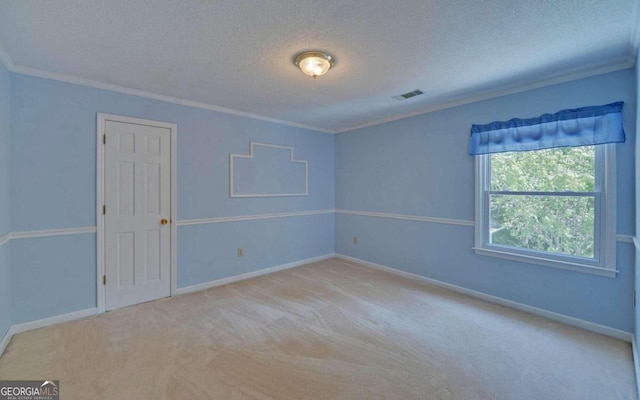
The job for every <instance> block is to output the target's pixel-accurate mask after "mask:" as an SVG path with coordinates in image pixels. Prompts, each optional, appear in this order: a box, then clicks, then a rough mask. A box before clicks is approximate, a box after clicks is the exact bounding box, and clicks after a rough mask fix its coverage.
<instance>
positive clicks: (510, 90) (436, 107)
mask: <svg viewBox="0 0 640 400" xmlns="http://www.w3.org/2000/svg"><path fill="white" fill-rule="evenodd" d="M633 15H634V16H635V18H634V21H635V24H634V25H633V27H632V29H631V34H630V40H629V52H628V55H627V57H624V58H621V59H618V60H614V61H612V62H608V63H606V64H602V65H596V66H591V67H589V68H586V69H578V70H575V71H572V72H569V73H566V74H562V75H559V76H555V77H550V78H545V79H540V80H532V81H529V82H527V83H524V84H521V85H515V86H509V87H504V88H496V89H495V90H488V91H485V92H483V93H480V94H476V95H474V94H471V93H469V95H468V96H463V97H462V98H459V99H457V100H452V101H442V102H437V103H434V104H432V105H430V106H428V107H426V108H422V109H420V110H416V111H412V112H408V113H403V114H397V115H394V116H391V117H387V118H382V119H377V120H374V121H370V122H365V123H363V124H359V125H353V126H350V127H346V128H341V129H325V128H320V127H317V126H313V125H307V124H301V123H297V122H293V121H286V120H281V119H277V118H270V117H266V116H263V115H258V114H252V113H248V112H244V111H239V110H234V109H231V108H226V107H220V106H216V105H213V104H208V103H204V102H198V101H192V100H187V99H182V98H179V97H173V96H167V95H163V94H158V93H153V92H148V91H145V90H140V89H133V88H128V87H125V86H120V85H114V84H110V83H104V82H100V81H95V80H91V79H85V78H79V77H76V76H72V75H66V74H59V73H56V72H50V71H45V70H41V69H37V68H31V67H24V66H20V65H16V64H15V63H14V62H13V59H12V58H11V56H10V55H9V53H8V52H7V51H6V50H5V49H4V47H3V46H2V44H1V43H0V62H1V63H2V64H4V66H5V67H6V68H7V70H9V71H11V72H13V73H17V74H21V75H29V76H35V77H38V78H45V79H51V80H55V81H60V82H65V83H70V84H74V85H80V86H86V87H92V88H95V89H102V90H108V91H111V92H116V93H123V94H127V95H131V96H137V97H142V98H148V99H153V100H158V101H163V102H167V103H173V104H178V105H182V106H186V107H193V108H199V109H204V110H209V111H215V112H220V113H223V114H228V115H234V116H237V117H243V118H250V119H254V120H259V121H264V122H270V123H274V124H278V125H285V126H291V127H294V128H300V129H306V130H311V131H316V132H322V133H330V134H339V133H345V132H350V131H354V130H357V129H362V128H368V127H371V126H375V125H380V124H384V123H387V122H392V121H397V120H400V119H404V118H409V117H414V116H417V115H422V114H428V113H432V112H435V111H440V110H445V109H448V108H453V107H457V106H461V105H465V104H471V103H476V102H479V101H483V100H489V99H492V98H496V97H501V96H506V95H510V94H515V93H521V92H525V91H528V90H533V89H539V88H542V87H545V86H551V85H556V84H559V83H564V82H569V81H573V80H578V79H583V78H588V77H590V76H595V75H600V74H605V73H608V72H615V71H619V70H623V69H627V68H632V67H633V66H634V65H635V60H636V57H637V54H638V48H639V47H640V5H638V1H636V4H635V9H634V11H633Z"/></svg>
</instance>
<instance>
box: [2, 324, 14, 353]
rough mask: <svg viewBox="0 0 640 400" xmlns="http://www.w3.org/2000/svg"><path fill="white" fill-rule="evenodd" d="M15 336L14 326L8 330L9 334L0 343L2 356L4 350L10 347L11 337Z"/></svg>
mask: <svg viewBox="0 0 640 400" xmlns="http://www.w3.org/2000/svg"><path fill="white" fill-rule="evenodd" d="M13 335H14V333H13V326H10V327H9V329H7V333H5V334H4V337H3V338H2V341H0V356H2V354H4V349H6V348H7V346H8V345H9V341H11V337H12V336H13Z"/></svg>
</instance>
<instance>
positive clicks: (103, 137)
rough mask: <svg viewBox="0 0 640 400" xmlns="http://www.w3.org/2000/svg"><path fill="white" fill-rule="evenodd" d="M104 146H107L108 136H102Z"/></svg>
mask: <svg viewBox="0 0 640 400" xmlns="http://www.w3.org/2000/svg"><path fill="white" fill-rule="evenodd" d="M102 144H107V134H106V133H105V134H104V135H102Z"/></svg>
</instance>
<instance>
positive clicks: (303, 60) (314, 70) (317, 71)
mask: <svg viewBox="0 0 640 400" xmlns="http://www.w3.org/2000/svg"><path fill="white" fill-rule="evenodd" d="M334 63H335V62H334V60H333V57H331V56H330V55H328V54H326V53H321V52H319V51H307V52H305V53H301V54H299V55H298V57H296V65H297V66H298V67H299V68H300V70H301V71H302V72H304V73H305V74H306V75H309V76H311V77H313V78H315V77H317V76H320V75H324V74H326V73H327V71H329V69H330V68H331V67H333V64H334Z"/></svg>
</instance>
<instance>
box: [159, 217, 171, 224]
mask: <svg viewBox="0 0 640 400" xmlns="http://www.w3.org/2000/svg"><path fill="white" fill-rule="evenodd" d="M168 222H169V221H167V219H166V218H162V219H161V220H160V223H161V224H162V225H166V224H167V223H168Z"/></svg>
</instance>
